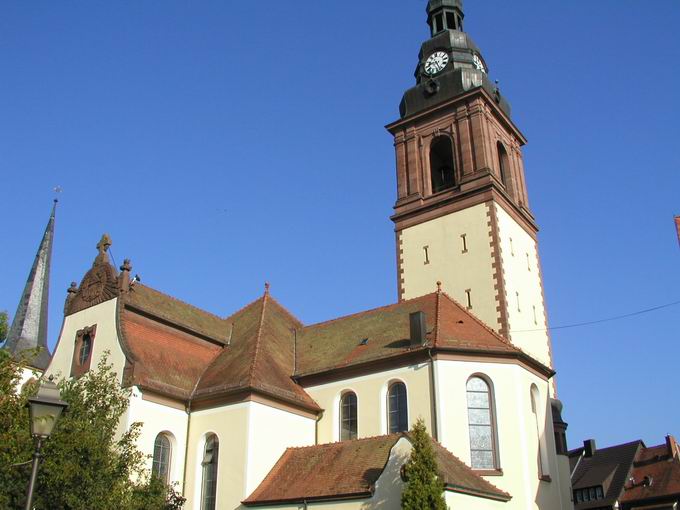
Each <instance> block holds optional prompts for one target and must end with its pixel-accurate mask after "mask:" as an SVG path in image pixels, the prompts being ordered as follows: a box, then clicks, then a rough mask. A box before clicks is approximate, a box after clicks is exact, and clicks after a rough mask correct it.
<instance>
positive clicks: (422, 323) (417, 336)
mask: <svg viewBox="0 0 680 510" xmlns="http://www.w3.org/2000/svg"><path fill="white" fill-rule="evenodd" d="M408 319H409V325H410V326H411V346H412V347H417V346H419V345H423V344H424V343H425V340H426V338H425V336H426V335H427V325H426V319H425V312H413V313H412V314H410V315H409V317H408Z"/></svg>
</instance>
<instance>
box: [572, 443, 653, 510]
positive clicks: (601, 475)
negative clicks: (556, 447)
mask: <svg viewBox="0 0 680 510" xmlns="http://www.w3.org/2000/svg"><path fill="white" fill-rule="evenodd" d="M643 447H644V443H643V442H642V441H633V442H631V443H626V444H621V445H617V446H610V447H608V448H602V449H598V450H596V451H595V452H594V454H593V456H592V457H586V456H584V455H583V448H578V449H576V450H571V451H570V452H569V459H570V463H571V464H572V475H571V485H572V488H573V489H574V490H577V489H585V488H588V487H596V486H602V488H603V491H604V499H599V500H595V501H587V502H582V503H578V504H577V503H576V502H574V508H576V509H578V510H585V509H590V508H603V507H608V506H611V505H613V504H614V503H615V502H616V501H617V500H618V499H619V498H620V496H621V493H622V491H623V487H624V485H625V484H626V481H627V480H628V476H629V473H630V469H631V466H632V464H633V459H635V456H636V455H637V452H638V450H639V449H640V448H643ZM579 458H580V460H579ZM574 466H576V469H575V470H574Z"/></svg>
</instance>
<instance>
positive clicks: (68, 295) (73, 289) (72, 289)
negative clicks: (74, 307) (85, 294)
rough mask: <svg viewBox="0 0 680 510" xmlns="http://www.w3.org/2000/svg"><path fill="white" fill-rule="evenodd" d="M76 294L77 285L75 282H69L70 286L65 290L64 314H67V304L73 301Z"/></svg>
mask: <svg viewBox="0 0 680 510" xmlns="http://www.w3.org/2000/svg"><path fill="white" fill-rule="evenodd" d="M77 293H78V284H77V283H76V282H71V285H70V286H69V288H68V289H66V302H65V303H64V314H66V313H67V310H68V307H69V304H70V303H71V301H72V300H73V298H74V297H75V296H76V294H77Z"/></svg>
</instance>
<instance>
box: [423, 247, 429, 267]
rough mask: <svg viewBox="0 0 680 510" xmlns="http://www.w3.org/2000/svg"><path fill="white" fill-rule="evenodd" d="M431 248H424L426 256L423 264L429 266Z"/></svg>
mask: <svg viewBox="0 0 680 510" xmlns="http://www.w3.org/2000/svg"><path fill="white" fill-rule="evenodd" d="M429 250H430V247H429V246H423V253H424V255H425V262H423V264H425V265H427V264H429V263H430V253H429Z"/></svg>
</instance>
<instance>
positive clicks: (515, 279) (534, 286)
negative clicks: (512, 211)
mask: <svg viewBox="0 0 680 510" xmlns="http://www.w3.org/2000/svg"><path fill="white" fill-rule="evenodd" d="M495 208H496V216H497V218H498V233H499V238H500V246H501V260H502V265H503V278H504V280H505V291H506V294H507V303H508V307H507V308H508V322H509V324H510V338H511V340H512V342H513V343H514V344H515V345H517V346H518V347H520V348H521V349H522V350H524V351H525V352H527V353H528V354H530V355H531V356H533V357H534V358H536V359H537V360H539V361H540V362H541V363H543V364H544V365H546V366H552V362H551V360H550V346H549V338H548V334H547V330H546V329H545V327H546V322H545V308H544V302H543V290H542V288H541V268H540V263H539V258H538V246H537V244H536V241H535V240H534V239H533V238H532V237H531V236H530V235H529V234H527V233H526V231H525V230H524V229H522V227H520V226H519V224H518V223H517V222H516V221H515V220H514V219H513V218H512V217H511V216H510V215H509V214H508V213H507V212H505V210H504V209H503V208H502V207H501V206H499V205H498V204H495Z"/></svg>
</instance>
